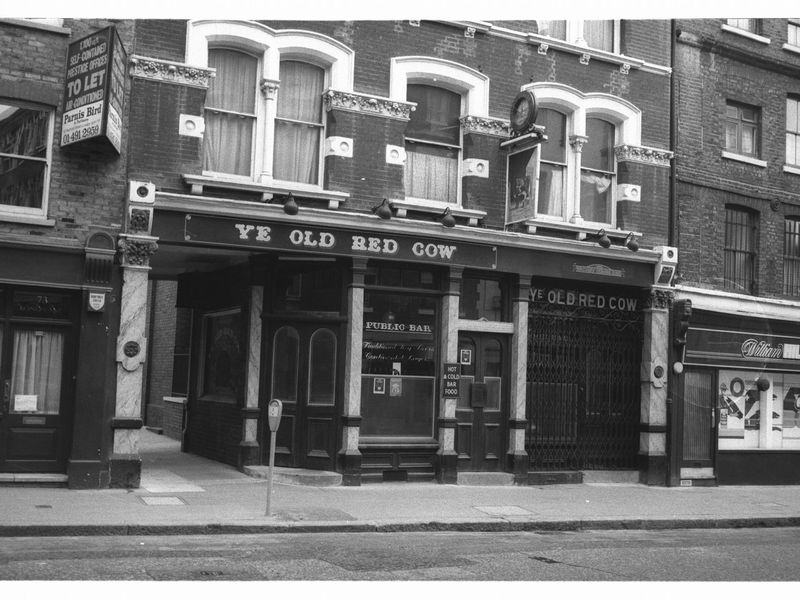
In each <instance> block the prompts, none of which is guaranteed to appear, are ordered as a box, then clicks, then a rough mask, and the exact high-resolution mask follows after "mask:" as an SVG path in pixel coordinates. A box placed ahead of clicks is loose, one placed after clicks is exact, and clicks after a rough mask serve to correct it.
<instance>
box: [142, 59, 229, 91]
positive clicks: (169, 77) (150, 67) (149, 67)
mask: <svg viewBox="0 0 800 600" xmlns="http://www.w3.org/2000/svg"><path fill="white" fill-rule="evenodd" d="M130 74H131V77H139V78H140V79H151V80H155V81H165V82H168V83H177V84H180V85H188V86H192V87H199V88H208V86H209V84H210V83H211V78H212V77H214V76H215V72H214V70H213V69H203V68H200V67H192V66H189V65H186V64H183V63H177V62H171V61H166V60H160V59H158V58H147V57H144V56H136V55H134V56H131V58H130Z"/></svg>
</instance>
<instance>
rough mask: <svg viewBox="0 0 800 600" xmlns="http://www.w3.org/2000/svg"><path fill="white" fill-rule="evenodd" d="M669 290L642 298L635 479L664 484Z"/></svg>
mask: <svg viewBox="0 0 800 600" xmlns="http://www.w3.org/2000/svg"><path fill="white" fill-rule="evenodd" d="M671 304H672V292H670V291H668V290H662V289H656V288H654V289H652V290H650V293H649V294H648V296H647V298H646V300H645V308H644V311H643V312H644V323H643V333H644V335H643V338H644V339H643V346H642V363H641V368H640V381H641V423H640V428H639V471H640V476H639V479H640V481H641V483H646V484H648V485H666V484H667V453H666V447H667V378H668V366H669V346H670V341H669V337H670V335H669V308H670V305H671Z"/></svg>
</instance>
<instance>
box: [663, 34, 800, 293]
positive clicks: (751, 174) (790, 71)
mask: <svg viewBox="0 0 800 600" xmlns="http://www.w3.org/2000/svg"><path fill="white" fill-rule="evenodd" d="M722 23H723V20H722V19H704V20H690V21H678V22H677V28H678V29H679V30H680V31H681V35H680V37H679V38H678V44H677V48H676V56H675V71H674V77H675V85H676V90H677V91H676V97H675V100H676V111H677V115H678V118H677V121H676V127H677V140H678V143H677V146H676V149H675V152H676V157H675V168H676V169H675V170H676V177H677V180H678V184H677V189H676V199H677V209H678V231H679V244H678V245H679V250H680V262H679V265H678V269H679V275H680V278H681V282H682V283H685V284H687V285H699V286H704V287H709V288H712V289H725V286H724V281H723V278H722V273H723V265H724V252H723V246H724V240H725V204H726V203H731V204H736V205H739V206H743V207H748V208H751V209H752V210H754V211H755V212H756V214H757V215H758V230H759V241H758V247H757V253H758V258H757V266H756V278H757V282H756V290H757V294H758V295H761V296H767V297H781V296H782V287H783V271H782V265H783V227H784V219H785V218H786V216H790V215H796V214H798V213H799V212H800V175H795V174H793V173H788V172H785V171H784V165H785V162H786V157H785V131H786V96H787V94H790V93H798V92H800V56H799V55H797V54H794V53H791V52H788V51H786V50H784V49H782V45H783V43H784V42H785V41H786V20H785V19H764V20H763V30H762V34H763V35H765V36H768V37H770V39H771V43H770V44H768V45H767V44H763V43H761V42H758V41H755V40H751V39H748V38H746V37H743V36H740V35H736V34H733V33H730V32H727V31H723V30H722V27H721V25H722ZM728 100H732V101H736V102H741V103H745V104H749V105H752V106H756V107H759V108H760V110H761V136H760V142H761V154H760V160H763V161H764V162H765V163H766V166H765V167H764V166H758V165H753V164H749V163H745V162H741V161H737V160H731V159H729V158H723V156H722V152H723V151H724V150H725V106H726V101H728Z"/></svg>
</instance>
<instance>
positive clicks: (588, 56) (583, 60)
mask: <svg viewBox="0 0 800 600" xmlns="http://www.w3.org/2000/svg"><path fill="white" fill-rule="evenodd" d="M591 58H592V55H591V54H589V53H588V52H584V53H583V54H581V58H580V61H581V64H582V65H588V64H589V61H590V60H591Z"/></svg>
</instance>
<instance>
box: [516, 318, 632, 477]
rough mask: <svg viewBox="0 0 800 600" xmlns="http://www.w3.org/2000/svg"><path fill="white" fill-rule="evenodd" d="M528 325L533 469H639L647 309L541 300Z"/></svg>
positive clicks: (529, 436)
mask: <svg viewBox="0 0 800 600" xmlns="http://www.w3.org/2000/svg"><path fill="white" fill-rule="evenodd" d="M529 328H530V329H529V337H528V383H529V385H528V402H527V420H528V431H527V436H526V449H527V452H528V456H529V457H530V467H531V470H534V471H547V470H580V469H608V470H613V469H634V468H636V459H637V454H638V450H639V417H640V415H639V412H640V389H639V386H640V384H639V378H640V374H639V369H640V363H641V348H642V317H641V312H638V311H637V312H633V313H631V312H624V313H623V312H621V311H610V310H609V311H605V312H603V311H598V310H597V309H587V308H574V307H564V306H553V305H544V306H538V305H537V306H535V307H532V309H531V312H530V315H529Z"/></svg>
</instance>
